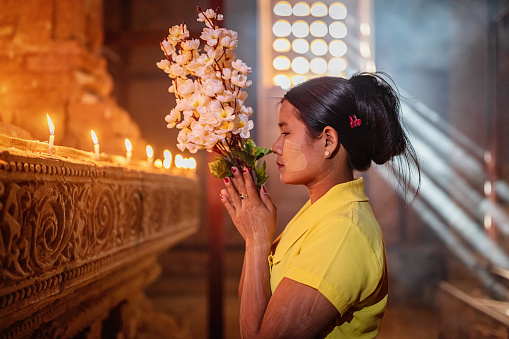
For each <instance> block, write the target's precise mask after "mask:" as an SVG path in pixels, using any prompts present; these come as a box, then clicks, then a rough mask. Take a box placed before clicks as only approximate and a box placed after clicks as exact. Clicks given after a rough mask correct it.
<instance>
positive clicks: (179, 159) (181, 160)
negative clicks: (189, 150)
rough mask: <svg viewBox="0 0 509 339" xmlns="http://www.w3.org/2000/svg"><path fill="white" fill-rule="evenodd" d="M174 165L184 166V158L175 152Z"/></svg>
mask: <svg viewBox="0 0 509 339" xmlns="http://www.w3.org/2000/svg"><path fill="white" fill-rule="evenodd" d="M175 166H176V167H177V168H182V167H184V158H183V157H182V156H181V155H180V154H177V156H176V157H175Z"/></svg>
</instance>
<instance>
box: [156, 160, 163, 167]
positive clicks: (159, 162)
mask: <svg viewBox="0 0 509 339" xmlns="http://www.w3.org/2000/svg"><path fill="white" fill-rule="evenodd" d="M154 167H156V168H161V167H163V162H162V161H161V159H157V160H156V161H154Z"/></svg>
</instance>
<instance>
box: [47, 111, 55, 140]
mask: <svg viewBox="0 0 509 339" xmlns="http://www.w3.org/2000/svg"><path fill="white" fill-rule="evenodd" d="M46 117H47V118H48V126H49V134H51V135H54V134H55V125H53V121H51V119H50V117H49V115H48V113H46Z"/></svg>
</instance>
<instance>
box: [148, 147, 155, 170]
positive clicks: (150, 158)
mask: <svg viewBox="0 0 509 339" xmlns="http://www.w3.org/2000/svg"><path fill="white" fill-rule="evenodd" d="M147 162H148V165H149V166H152V164H153V163H154V150H153V149H152V146H150V145H147Z"/></svg>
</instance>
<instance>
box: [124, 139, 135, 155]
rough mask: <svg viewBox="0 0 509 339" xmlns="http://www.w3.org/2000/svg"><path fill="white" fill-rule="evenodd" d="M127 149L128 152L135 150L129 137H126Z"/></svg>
mask: <svg viewBox="0 0 509 339" xmlns="http://www.w3.org/2000/svg"><path fill="white" fill-rule="evenodd" d="M125 149H126V151H127V152H132V150H133V146H132V145H131V142H130V141H129V139H125Z"/></svg>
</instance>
